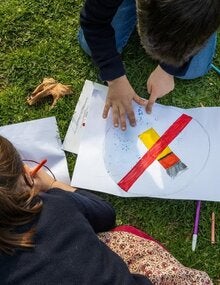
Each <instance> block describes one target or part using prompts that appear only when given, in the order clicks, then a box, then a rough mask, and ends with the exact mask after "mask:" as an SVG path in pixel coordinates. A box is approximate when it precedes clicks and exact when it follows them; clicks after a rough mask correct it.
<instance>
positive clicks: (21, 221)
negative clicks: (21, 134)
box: [0, 136, 42, 253]
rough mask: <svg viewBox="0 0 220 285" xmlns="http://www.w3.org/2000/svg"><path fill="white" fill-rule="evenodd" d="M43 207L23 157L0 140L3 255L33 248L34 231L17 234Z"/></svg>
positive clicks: (0, 236) (0, 228)
mask: <svg viewBox="0 0 220 285" xmlns="http://www.w3.org/2000/svg"><path fill="white" fill-rule="evenodd" d="M41 207H42V202H41V200H39V198H38V197H37V192H36V191H35V190H34V188H33V187H31V185H30V184H29V183H28V181H27V179H26V177H25V170H24V166H23V163H22V160H21V157H20V155H19V153H18V152H17V150H16V149H15V147H14V146H13V145H12V143H11V142H9V141H8V140H7V139H6V138H4V137H2V136H0V252H6V253H8V252H11V251H13V249H14V248H16V247H31V246H32V234H33V231H32V229H29V230H28V232H25V233H19V234H18V232H16V231H17V227H18V226H21V225H25V224H27V223H28V222H31V221H32V219H33V218H34V216H35V215H36V214H37V213H38V212H40V210H41Z"/></svg>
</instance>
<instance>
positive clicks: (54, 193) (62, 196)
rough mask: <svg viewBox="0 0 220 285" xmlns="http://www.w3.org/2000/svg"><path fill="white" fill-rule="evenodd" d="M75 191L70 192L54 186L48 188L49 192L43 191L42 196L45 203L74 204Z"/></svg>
mask: <svg viewBox="0 0 220 285" xmlns="http://www.w3.org/2000/svg"><path fill="white" fill-rule="evenodd" d="M72 196H74V192H68V191H65V190H62V189H59V188H53V189H50V190H48V191H47V192H41V193H40V197H41V199H42V200H43V202H44V203H45V204H48V205H53V204H55V205H56V206H57V207H58V206H59V205H60V206H61V207H63V205H65V206H68V205H69V206H71V207H72V206H73V203H74V201H73V199H72Z"/></svg>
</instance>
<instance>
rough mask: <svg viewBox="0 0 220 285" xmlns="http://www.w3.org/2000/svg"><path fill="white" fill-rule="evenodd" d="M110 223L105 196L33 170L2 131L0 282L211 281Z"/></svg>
mask: <svg viewBox="0 0 220 285" xmlns="http://www.w3.org/2000/svg"><path fill="white" fill-rule="evenodd" d="M114 226H115V211H114V209H113V208H112V206H111V205H110V204H109V203H108V202H106V201H104V200H103V199H101V198H99V197H98V196H96V195H94V194H93V193H91V192H88V191H84V190H82V189H76V188H74V187H72V186H70V185H67V184H64V183H62V182H60V181H56V180H54V178H53V177H51V176H50V175H49V174H47V173H46V172H45V171H44V170H39V171H38V172H37V173H36V174H35V176H33V174H31V169H30V168H29V167H28V166H27V165H23V162H22V160H21V158H20V155H19V154H18V152H17V150H16V149H15V148H14V146H13V145H12V144H11V143H10V142H9V141H8V140H7V139H6V138H4V137H2V136H0V283H1V285H6V284H11V285H13V284H14V285H30V284H33V285H34V284H47V285H54V284H62V285H93V284H94V285H104V284H106V285H122V284H123V285H135V284H140V285H150V284H161V285H162V284H182V285H187V284H197V285H205V284H206V285H211V284H212V281H211V279H210V278H209V276H208V275H207V274H206V273H205V272H202V271H198V270H195V269H190V268H187V267H184V266H183V265H182V264H181V263H179V262H178V261H177V260H176V259H175V258H174V257H173V256H172V255H171V254H170V253H169V252H168V251H167V250H166V249H165V248H164V247H163V246H162V245H160V244H159V243H158V242H156V241H155V240H153V238H151V237H150V236H148V235H147V234H145V233H143V232H141V231H140V230H138V229H136V228H134V227H131V226H120V227H116V228H114V229H113V227H114ZM97 234H98V235H97Z"/></svg>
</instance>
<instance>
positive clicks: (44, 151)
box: [0, 117, 70, 183]
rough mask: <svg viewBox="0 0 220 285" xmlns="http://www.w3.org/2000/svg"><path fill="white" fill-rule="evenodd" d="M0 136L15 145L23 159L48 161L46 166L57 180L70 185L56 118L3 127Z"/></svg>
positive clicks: (0, 128)
mask: <svg viewBox="0 0 220 285" xmlns="http://www.w3.org/2000/svg"><path fill="white" fill-rule="evenodd" d="M0 135H2V136H4V137H6V138H7V139H8V140H10V141H11V142H12V143H13V145H14V146H15V148H16V149H17V150H18V152H19V153H20V155H21V157H22V159H31V160H35V161H38V162H40V161H41V160H43V159H47V163H46V165H47V166H48V167H49V168H50V170H51V171H52V172H53V174H54V175H55V177H56V179H57V180H60V181H63V182H65V183H70V178H69V172H68V166H67V161H66V156H65V153H64V151H63V150H62V148H61V147H62V144H61V140H60V136H59V130H58V126H57V122H56V118H55V117H48V118H43V119H38V120H32V121H28V122H23V123H18V124H11V125H7V126H2V127H0Z"/></svg>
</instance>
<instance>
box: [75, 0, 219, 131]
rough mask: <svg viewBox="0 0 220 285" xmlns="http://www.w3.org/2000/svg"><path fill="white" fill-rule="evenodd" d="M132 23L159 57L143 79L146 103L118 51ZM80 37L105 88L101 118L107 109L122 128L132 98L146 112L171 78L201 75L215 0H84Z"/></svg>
mask: <svg viewBox="0 0 220 285" xmlns="http://www.w3.org/2000/svg"><path fill="white" fill-rule="evenodd" d="M136 23H137V27H138V32H139V35H140V40H141V44H142V45H143V47H144V49H145V50H146V52H147V53H148V54H149V55H150V56H151V57H152V58H154V59H156V60H158V61H159V64H158V66H157V67H156V69H155V70H154V71H153V72H152V73H151V75H150V76H149V78H148V80H147V90H148V93H149V94H150V97H149V100H148V101H147V102H146V101H145V100H143V99H142V98H140V97H139V96H138V95H137V94H136V93H135V91H134V89H133V88H132V86H131V85H130V83H129V81H128V79H127V77H126V72H125V69H124V66H123V63H122V60H121V56H120V53H121V52H122V50H123V48H124V47H125V45H126V44H127V42H128V39H129V37H130V35H131V33H132V31H133V29H134V27H135V25H136ZM80 24H81V29H80V31H79V42H80V45H81V46H82V48H83V49H84V50H85V52H86V53H88V54H89V55H91V56H92V58H93V60H94V62H95V63H96V65H97V66H98V67H99V69H100V76H101V78H102V80H104V81H107V82H108V86H109V90H108V96H107V99H106V104H105V107H104V110H103V117H104V118H106V117H107V115H108V112H109V110H110V108H112V115H113V124H114V126H115V127H117V126H119V125H120V126H121V129H122V130H125V129H126V116H127V117H128V120H129V122H130V124H131V125H132V126H134V125H135V123H136V121H135V115H134V112H133V109H132V100H134V101H135V102H137V103H138V104H142V105H146V111H147V112H148V113H150V112H151V110H152V106H153V104H154V103H155V101H156V99H157V98H160V97H163V96H164V95H166V94H168V93H169V92H170V91H172V90H173V89H174V77H178V78H182V79H194V78H197V77H200V76H203V75H204V74H206V73H207V72H208V71H209V69H210V65H211V62H212V58H213V55H214V52H215V47H216V31H217V29H218V27H219V25H220V1H219V0H136V2H135V0H124V1H122V0H114V1H112V0H86V1H85V5H84V7H83V9H82V10H81V14H80Z"/></svg>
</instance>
